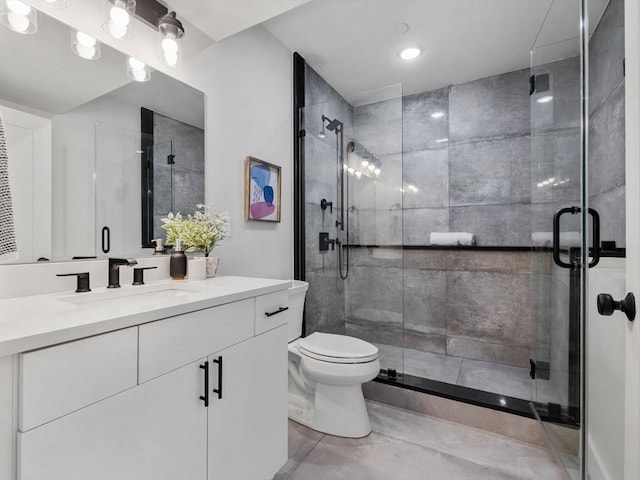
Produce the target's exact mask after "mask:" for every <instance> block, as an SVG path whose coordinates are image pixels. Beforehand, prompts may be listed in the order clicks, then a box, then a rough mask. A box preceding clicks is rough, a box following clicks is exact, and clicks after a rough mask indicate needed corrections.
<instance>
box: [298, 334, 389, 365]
mask: <svg viewBox="0 0 640 480" xmlns="http://www.w3.org/2000/svg"><path fill="white" fill-rule="evenodd" d="M298 347H299V350H298V351H299V352H300V353H301V354H302V355H305V356H307V357H310V358H314V359H316V360H321V361H323V362H330V363H368V362H372V361H374V360H376V359H377V358H378V348H377V347H376V346H375V345H371V344H370V343H368V342H365V341H364V340H360V339H359V338H354V337H349V336H346V335H334V334H331V333H320V332H315V333H312V334H311V335H309V336H308V337H305V338H301V339H300V340H299V341H298Z"/></svg>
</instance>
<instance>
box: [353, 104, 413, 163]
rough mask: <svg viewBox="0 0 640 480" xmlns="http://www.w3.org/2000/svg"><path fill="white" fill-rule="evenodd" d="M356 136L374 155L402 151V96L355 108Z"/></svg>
mask: <svg viewBox="0 0 640 480" xmlns="http://www.w3.org/2000/svg"><path fill="white" fill-rule="evenodd" d="M353 120H354V125H355V128H354V136H355V138H356V139H357V141H358V142H359V143H360V144H362V145H363V146H364V147H365V148H366V149H367V150H368V151H369V152H370V153H372V154H373V155H374V156H376V157H377V156H380V155H388V154H391V153H399V152H401V151H402V98H400V97H398V98H393V99H391V100H385V101H383V102H377V103H371V104H368V105H362V106H358V107H355V108H354V119H353Z"/></svg>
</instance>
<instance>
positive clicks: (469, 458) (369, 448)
mask: <svg viewBox="0 0 640 480" xmlns="http://www.w3.org/2000/svg"><path fill="white" fill-rule="evenodd" d="M367 408H368V410H369V415H370V418H371V426H372V433H371V435H369V436H367V437H365V438H359V439H347V438H339V437H334V436H331V435H324V434H319V433H318V432H314V431H313V430H310V429H307V428H305V427H302V426H300V425H298V424H296V423H294V422H291V421H290V422H289V461H288V462H287V464H285V466H284V467H283V468H282V469H281V470H280V471H279V472H278V474H276V476H275V477H274V480H287V479H290V480H311V479H313V480H325V479H326V480H340V479H349V480H359V479H362V480H364V479H366V480H378V479H380V480H383V479H384V480H388V479H390V478H392V479H394V480H414V479H417V478H438V479H439V478H443V479H445V478H447V479H448V478H450V479H456V480H482V479H492V480H555V479H561V478H562V475H561V473H560V470H559V469H558V467H557V466H556V464H555V463H554V461H553V458H552V456H551V454H550V453H549V452H548V451H547V450H546V449H543V448H540V447H536V446H533V445H529V444H527V443H524V442H520V441H517V440H514V439H512V438H509V437H505V436H502V435H498V434H495V433H490V432H486V431H483V430H478V429H475V428H472V427H468V426H465V425H460V424H457V423H453V422H447V421H445V420H441V419H437V418H434V417H430V416H427V415H420V414H416V413H414V412H409V411H406V410H403V409H400V408H396V407H392V406H389V405H385V404H382V403H377V402H373V401H367Z"/></svg>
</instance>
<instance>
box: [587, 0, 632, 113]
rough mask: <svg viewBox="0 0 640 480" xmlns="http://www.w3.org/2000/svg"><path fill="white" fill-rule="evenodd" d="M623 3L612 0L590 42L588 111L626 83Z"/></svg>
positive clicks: (593, 109)
mask: <svg viewBox="0 0 640 480" xmlns="http://www.w3.org/2000/svg"><path fill="white" fill-rule="evenodd" d="M623 62H624V0H611V1H610V2H609V5H608V6H607V8H606V10H605V12H604V14H603V16H602V19H601V20H600V23H599V24H598V27H597V28H596V30H595V32H594V33H593V35H591V38H590V40H589V110H590V112H593V111H595V110H596V109H597V108H599V107H600V105H601V104H602V103H603V102H604V101H606V99H607V97H608V96H609V95H610V94H611V92H613V91H614V90H615V89H616V88H617V87H618V86H619V85H620V84H621V83H622V82H624V66H623Z"/></svg>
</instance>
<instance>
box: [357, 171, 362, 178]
mask: <svg viewBox="0 0 640 480" xmlns="http://www.w3.org/2000/svg"><path fill="white" fill-rule="evenodd" d="M360 177H362V172H356V178H357V179H358V180H360Z"/></svg>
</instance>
